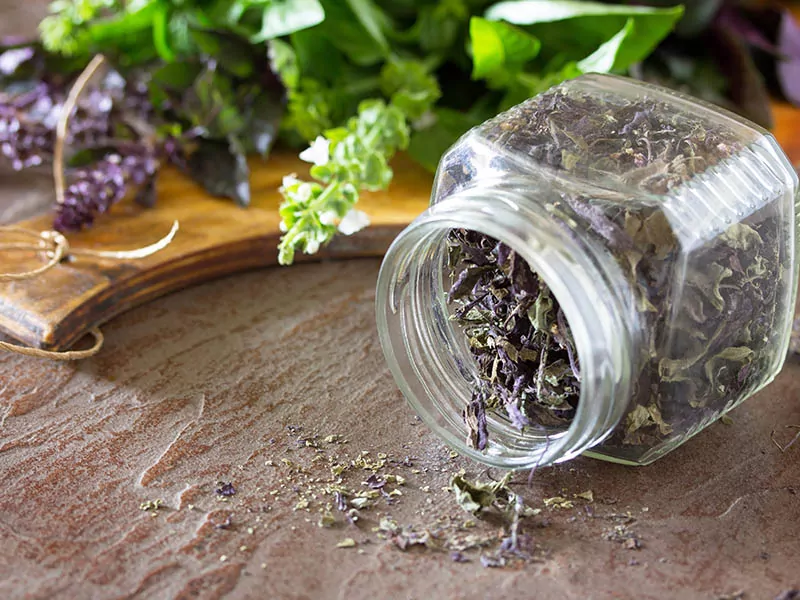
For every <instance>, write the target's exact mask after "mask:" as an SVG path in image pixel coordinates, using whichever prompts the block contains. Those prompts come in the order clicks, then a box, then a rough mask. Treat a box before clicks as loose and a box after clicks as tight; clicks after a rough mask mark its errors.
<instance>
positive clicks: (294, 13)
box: [250, 0, 325, 43]
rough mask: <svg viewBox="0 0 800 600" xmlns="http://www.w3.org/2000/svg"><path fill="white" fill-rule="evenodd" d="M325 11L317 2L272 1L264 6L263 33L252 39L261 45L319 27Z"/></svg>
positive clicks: (310, 0)
mask: <svg viewBox="0 0 800 600" xmlns="http://www.w3.org/2000/svg"><path fill="white" fill-rule="evenodd" d="M324 19H325V11H324V10H323V9H322V5H321V4H320V3H319V2H318V1H317V0H272V1H271V2H269V3H268V4H265V5H264V8H263V16H262V21H261V31H259V32H258V33H257V34H255V35H254V36H252V37H251V38H250V41H251V42H253V43H260V42H263V41H265V40H271V39H274V38H277V37H280V36H283V35H289V34H290V33H294V32H295V31H299V30H301V29H306V28H307V27H313V26H314V25H319V24H320V23H322V21H323V20H324Z"/></svg>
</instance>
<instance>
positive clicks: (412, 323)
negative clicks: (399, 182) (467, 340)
mask: <svg viewBox="0 0 800 600" xmlns="http://www.w3.org/2000/svg"><path fill="white" fill-rule="evenodd" d="M511 183H512V182H509V181H505V182H504V183H503V184H500V185H493V186H491V193H488V191H487V187H486V184H485V183H484V185H482V186H481V187H480V188H467V189H464V190H461V191H458V192H456V193H454V194H453V195H451V196H449V197H447V198H446V199H444V200H442V201H441V202H438V203H437V204H435V205H434V206H432V207H431V208H429V209H428V210H427V211H426V212H425V213H423V214H422V215H420V217H418V218H417V219H416V220H415V221H414V222H413V223H412V224H411V225H410V226H409V227H407V228H406V229H405V230H404V231H403V232H402V233H401V234H400V235H399V236H398V237H397V239H396V240H395V241H394V243H393V244H392V246H391V247H390V248H389V250H388V252H387V254H386V257H385V259H384V262H383V264H382V266H381V271H380V274H379V277H378V287H377V294H376V316H377V321H378V331H379V336H380V341H381V346H382V347H383V351H384V354H385V355H386V359H387V362H388V364H389V367H390V370H391V371H392V374H393V376H394V378H395V381H396V382H397V384H398V386H399V387H400V389H401V391H402V392H403V395H404V396H405V397H406V399H407V401H408V402H409V403H410V404H411V406H412V407H413V408H414V409H415V410H416V411H417V413H418V414H419V415H420V417H421V418H422V420H423V421H424V422H425V423H426V424H427V425H428V426H429V427H430V428H431V429H433V430H434V431H435V433H437V434H438V435H439V436H440V437H441V438H443V440H444V441H445V443H446V444H448V445H449V446H451V447H452V448H454V449H455V450H456V451H458V452H459V453H461V454H464V455H467V456H469V457H471V458H473V459H475V460H477V461H480V462H483V463H485V464H489V465H492V466H496V467H503V468H516V469H522V468H531V467H534V466H538V465H546V464H552V463H556V462H561V461H564V460H569V459H571V458H574V457H575V456H577V455H578V454H580V453H582V452H584V451H585V450H588V449H589V448H590V447H592V446H595V445H597V444H599V443H600V442H601V441H603V440H604V439H605V438H606V437H607V436H608V435H610V433H611V432H612V431H613V429H614V427H615V426H616V425H617V424H618V422H619V420H620V419H621V417H622V415H623V414H624V412H625V409H626V408H627V405H628V402H629V398H630V390H631V373H632V364H631V363H632V357H633V356H634V354H635V353H634V350H635V349H634V340H633V338H632V335H631V334H630V331H631V328H630V326H629V324H628V323H627V322H626V318H629V317H630V315H631V314H632V311H627V310H626V307H625V299H624V298H622V299H621V298H619V297H618V293H617V290H615V289H614V286H613V284H612V283H611V282H612V281H613V282H616V283H619V282H620V281H622V280H623V279H622V278H621V275H620V274H619V273H618V272H617V271H618V267H617V265H616V263H615V262H614V261H613V259H611V258H610V257H609V256H607V253H606V252H605V251H604V250H603V249H602V248H598V247H595V246H592V245H588V246H587V245H582V244H579V243H578V241H577V240H576V239H574V236H566V235H565V234H564V230H563V229H560V228H558V227H556V226H555V224H554V222H553V220H552V219H548V218H547V217H548V215H546V214H541V212H542V211H541V210H538V209H540V208H541V207H537V206H536V204H535V203H533V202H531V201H530V200H529V199H528V198H526V197H525V195H523V194H520V193H519V192H516V191H513V190H512V189H509V188H513V185H511ZM537 213H538V214H537ZM453 228H465V229H470V230H474V231H478V232H480V233H483V234H485V235H488V236H490V237H493V238H495V239H497V240H499V241H502V242H503V243H505V244H507V245H508V246H510V247H511V248H513V249H514V250H516V251H517V252H519V254H520V255H521V256H522V257H523V258H524V259H525V260H526V261H528V263H529V264H530V266H531V268H532V269H533V270H534V271H535V272H536V273H537V274H538V275H539V276H540V277H541V278H542V279H543V281H544V282H545V283H546V284H547V285H548V287H549V288H550V290H551V291H552V293H553V294H554V296H555V297H556V298H557V299H558V301H559V304H560V305H561V307H562V309H563V310H564V314H565V317H566V319H567V322H568V323H569V324H570V328H571V330H572V333H573V337H574V339H575V344H576V351H577V354H578V357H579V361H580V364H581V390H580V398H579V402H578V405H577V408H576V412H575V416H574V418H573V419H572V421H571V423H570V424H569V426H568V427H567V428H566V429H565V430H564V431H563V432H559V433H558V434H555V435H552V434H545V435H541V433H539V434H538V435H537V434H536V433H535V432H532V431H531V430H528V431H525V430H523V431H521V432H520V431H519V430H514V432H516V433H515V435H514V434H512V433H511V429H510V428H506V430H505V431H500V430H498V423H497V421H494V422H493V423H492V422H490V423H489V429H490V443H489V446H488V447H487V449H486V450H484V451H480V450H477V449H474V448H472V447H470V446H469V445H468V444H467V442H466V438H467V432H468V430H467V426H466V424H465V423H464V422H463V419H461V412H460V410H458V407H459V406H460V407H461V408H462V409H463V407H464V406H466V404H467V402H468V401H469V400H470V398H469V397H467V396H466V395H465V394H466V387H465V384H466V383H467V380H466V378H464V379H463V380H462V381H459V380H457V375H456V373H455V371H454V368H453V367H454V364H455V362H457V357H456V356H455V354H457V349H456V348H453V347H448V344H447V343H446V342H447V338H448V332H447V331H442V324H441V323H439V324H438V325H437V324H436V323H435V321H436V320H437V310H440V311H441V308H442V306H443V303H444V291H443V287H442V284H441V279H442V277H441V276H442V271H443V264H442V262H441V261H442V260H443V254H444V253H443V252H442V249H443V247H444V241H445V237H446V235H447V233H448V232H449V231H450V230H451V229H453ZM437 261H438V262H437ZM604 271H610V272H604ZM437 278H438V283H437ZM633 313H634V314H635V311H633ZM438 316H439V317H440V318H439V321H441V316H442V315H441V314H438ZM437 327H438V330H437V329H436V328H437ZM449 333H450V337H452V330H451V331H450V332H449ZM437 342H438V345H437ZM443 350H444V351H445V354H444V356H437V354H442V351H443ZM469 362H471V357H470V358H469ZM454 396H457V397H454ZM498 440H499V441H498Z"/></svg>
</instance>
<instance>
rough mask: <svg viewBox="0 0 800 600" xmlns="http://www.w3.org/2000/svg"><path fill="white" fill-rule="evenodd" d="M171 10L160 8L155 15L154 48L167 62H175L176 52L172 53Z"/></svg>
mask: <svg viewBox="0 0 800 600" xmlns="http://www.w3.org/2000/svg"><path fill="white" fill-rule="evenodd" d="M168 22H169V8H168V7H167V6H160V7H159V10H158V11H156V13H155V14H154V15H153V46H155V49H156V52H158V55H159V56H160V57H161V59H162V60H164V61H165V62H172V61H173V60H175V52H173V51H172V48H171V47H170V43H169V27H168V25H167V24H168Z"/></svg>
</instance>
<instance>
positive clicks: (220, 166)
mask: <svg viewBox="0 0 800 600" xmlns="http://www.w3.org/2000/svg"><path fill="white" fill-rule="evenodd" d="M188 165H189V175H190V176H191V177H192V179H194V180H195V181H196V182H197V183H199V184H200V185H202V186H203V188H204V189H205V190H206V191H207V192H208V193H209V194H211V195H212V196H218V197H221V198H230V199H231V200H233V201H234V202H236V204H238V205H239V206H248V205H249V204H250V170H249V168H248V166H247V157H246V156H245V152H244V148H243V147H242V144H241V142H239V141H238V140H237V139H236V138H231V141H230V142H229V143H225V142H217V141H210V140H202V141H200V144H199V146H198V148H197V150H195V151H194V152H193V153H192V155H191V156H190V157H189V160H188Z"/></svg>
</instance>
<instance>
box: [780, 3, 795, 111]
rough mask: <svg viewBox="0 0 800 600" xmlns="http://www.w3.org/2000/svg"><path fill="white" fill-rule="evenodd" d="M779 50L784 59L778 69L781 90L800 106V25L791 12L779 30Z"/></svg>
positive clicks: (785, 12)
mask: <svg viewBox="0 0 800 600" xmlns="http://www.w3.org/2000/svg"><path fill="white" fill-rule="evenodd" d="M778 50H779V51H780V53H781V55H782V56H783V57H784V59H783V60H780V61H778V67H777V70H778V80H779V81H780V84H781V89H782V90H783V93H784V94H786V98H787V99H788V100H789V101H790V102H791V103H792V104H797V105H800V25H798V23H797V21H796V20H795V18H794V16H792V14H791V13H790V12H789V11H784V13H783V18H782V19H781V24H780V28H779V29H778Z"/></svg>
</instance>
